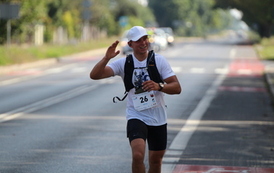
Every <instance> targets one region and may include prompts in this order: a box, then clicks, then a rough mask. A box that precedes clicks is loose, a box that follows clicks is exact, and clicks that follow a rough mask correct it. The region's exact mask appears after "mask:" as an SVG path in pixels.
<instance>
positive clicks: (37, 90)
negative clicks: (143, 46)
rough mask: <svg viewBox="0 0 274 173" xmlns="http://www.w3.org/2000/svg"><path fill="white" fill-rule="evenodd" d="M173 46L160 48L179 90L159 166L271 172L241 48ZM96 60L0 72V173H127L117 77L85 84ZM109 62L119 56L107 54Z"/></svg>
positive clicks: (257, 71) (253, 76) (253, 69)
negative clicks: (255, 169)
mask: <svg viewBox="0 0 274 173" xmlns="http://www.w3.org/2000/svg"><path fill="white" fill-rule="evenodd" d="M231 43H232V42H231V41H227V40H226V41H225V42H224V40H219V41H204V40H196V41H189V42H179V43H177V44H175V45H174V46H173V47H169V48H168V49H167V50H165V51H162V52H160V53H161V54H163V55H164V56H165V57H166V58H167V60H168V61H169V62H170V64H171V66H172V68H173V69H174V71H175V73H176V74H177V77H178V79H179V80H180V82H181V85H182V87H183V93H182V94H180V95H173V96H170V95H167V96H166V103H167V106H168V114H169V118H168V150H167V153H166V156H165V158H164V165H163V167H164V168H163V169H164V170H167V172H168V171H169V172H170V171H172V169H173V168H174V167H176V166H177V167H179V166H180V165H185V164H190V165H193V164H194V165H219V166H244V167H268V168H269V167H270V168H271V167H273V165H274V156H273V155H274V151H273V150H274V146H273V143H274V136H273V125H274V117H273V115H274V113H273V106H272V102H271V97H270V94H269V92H268V90H267V88H266V86H265V82H264V79H263V75H262V73H261V72H262V66H261V64H260V62H258V61H257V60H256V53H255V52H254V50H253V49H252V48H251V47H250V46H243V45H234V44H231ZM102 56H103V55H96V56H92V55H89V56H86V57H73V58H70V59H61V61H60V62H59V63H58V64H55V65H52V66H50V67H49V66H48V67H43V68H42V67H41V68H32V69H26V70H18V71H14V72H10V73H9V74H6V75H2V76H0V101H1V104H0V172H1V173H2V172H3V173H32V172H33V173H37V172H39V173H47V172H50V173H53V172H54V173H63V172H67V173H79V172H81V173H86V172H89V173H90V172H92V173H105V172H111V173H129V172H130V170H131V166H130V164H131V153H130V152H131V151H130V147H129V144H128V140H127V139H126V134H125V127H126V120H125V102H120V103H116V104H114V103H112V97H114V96H116V95H118V96H123V92H124V88H123V83H122V80H121V79H120V78H119V77H112V78H109V79H105V80H101V81H93V80H90V79H89V72H90V70H91V68H92V67H93V66H94V65H95V63H96V62H97V61H98V59H99V58H100V57H102ZM117 58H119V56H118V57H117Z"/></svg>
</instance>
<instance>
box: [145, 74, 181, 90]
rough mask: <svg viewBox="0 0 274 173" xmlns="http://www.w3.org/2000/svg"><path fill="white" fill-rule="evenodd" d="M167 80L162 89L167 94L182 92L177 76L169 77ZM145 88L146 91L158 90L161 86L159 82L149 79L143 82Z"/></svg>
mask: <svg viewBox="0 0 274 173" xmlns="http://www.w3.org/2000/svg"><path fill="white" fill-rule="evenodd" d="M164 81H165V83H166V84H165V85H164V88H163V89H162V92H164V93H167V94H180V93H181V90H182V89H181V85H180V83H179V81H178V79H177V77H176V76H171V77H169V78H167V79H165V80H164ZM143 89H144V90H146V91H152V90H155V91H158V90H159V89H160V86H159V84H158V83H156V82H154V81H152V80H149V81H145V82H144V83H143Z"/></svg>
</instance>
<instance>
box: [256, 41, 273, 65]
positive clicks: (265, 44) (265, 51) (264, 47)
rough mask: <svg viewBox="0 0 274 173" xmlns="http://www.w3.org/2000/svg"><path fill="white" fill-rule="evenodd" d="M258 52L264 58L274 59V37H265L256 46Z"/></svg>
mask: <svg viewBox="0 0 274 173" xmlns="http://www.w3.org/2000/svg"><path fill="white" fill-rule="evenodd" d="M256 48H257V52H258V53H259V55H260V57H261V58H262V59H267V60H274V37H273V36H272V37H270V38H263V39H262V40H261V43H260V44H259V45H257V46H256Z"/></svg>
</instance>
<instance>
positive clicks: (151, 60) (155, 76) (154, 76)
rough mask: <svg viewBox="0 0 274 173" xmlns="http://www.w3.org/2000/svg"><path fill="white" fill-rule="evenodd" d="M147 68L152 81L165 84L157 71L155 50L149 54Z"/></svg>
mask: <svg viewBox="0 0 274 173" xmlns="http://www.w3.org/2000/svg"><path fill="white" fill-rule="evenodd" d="M147 67H148V74H149V77H150V78H151V80H153V81H154V82H157V83H160V82H163V79H162V78H161V75H160V73H159V71H158V69H157V65H156V60H155V53H154V52H153V50H151V51H150V52H149V55H148V59H147Z"/></svg>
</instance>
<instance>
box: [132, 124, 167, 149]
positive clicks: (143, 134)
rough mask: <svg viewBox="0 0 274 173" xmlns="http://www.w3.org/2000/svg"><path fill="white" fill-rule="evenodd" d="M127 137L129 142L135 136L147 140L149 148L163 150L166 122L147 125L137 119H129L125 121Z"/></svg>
mask: <svg viewBox="0 0 274 173" xmlns="http://www.w3.org/2000/svg"><path fill="white" fill-rule="evenodd" d="M127 137H128V139H129V142H131V141H132V140H134V139H137V138H142V139H144V141H146V140H147V143H148V148H149V150H152V151H160V150H165V149H166V145H167V124H164V125H161V126H148V125H146V124H145V123H144V122H142V121H140V120H138V119H131V120H128V122H127Z"/></svg>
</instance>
